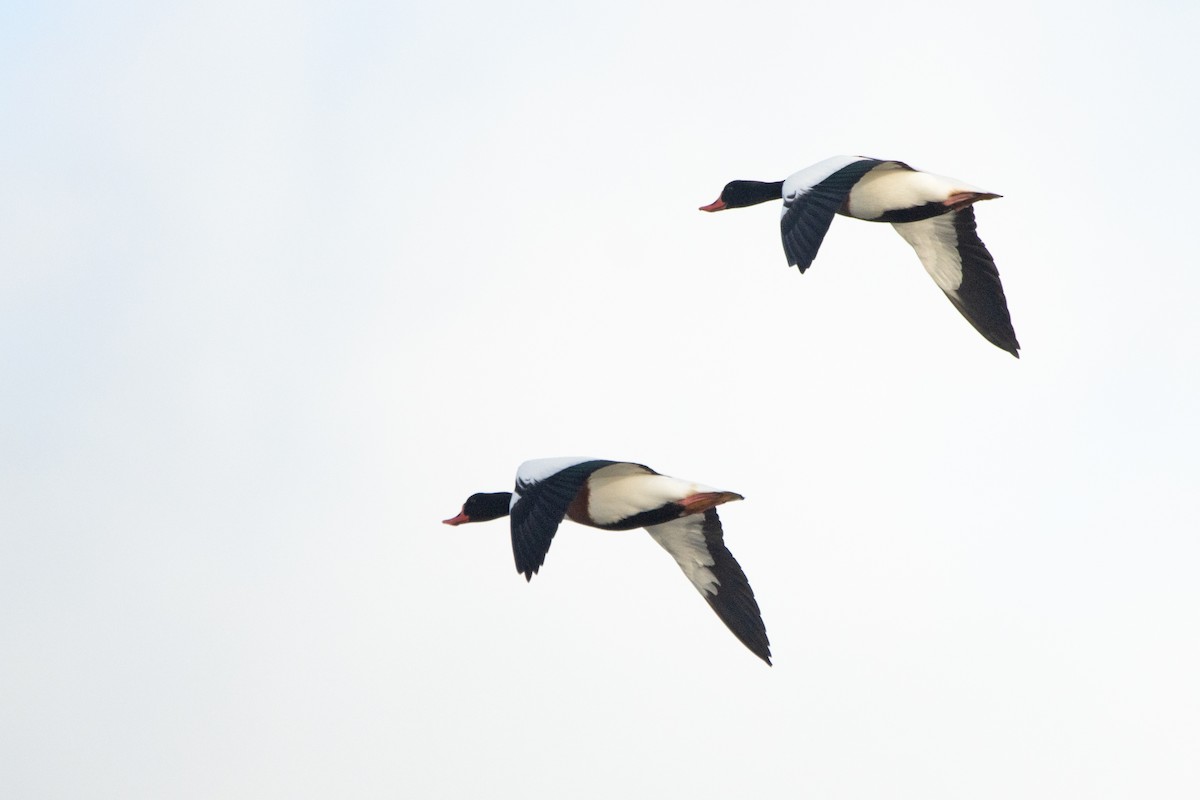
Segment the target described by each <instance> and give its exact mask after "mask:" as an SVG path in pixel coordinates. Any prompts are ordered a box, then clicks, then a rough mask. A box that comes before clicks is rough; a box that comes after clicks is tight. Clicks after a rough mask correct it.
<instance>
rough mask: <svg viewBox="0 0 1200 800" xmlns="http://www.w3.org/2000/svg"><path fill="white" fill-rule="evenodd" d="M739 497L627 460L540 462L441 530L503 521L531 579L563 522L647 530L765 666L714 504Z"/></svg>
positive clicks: (762, 644)
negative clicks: (511, 486)
mask: <svg viewBox="0 0 1200 800" xmlns="http://www.w3.org/2000/svg"><path fill="white" fill-rule="evenodd" d="M741 499H743V498H742V496H741V495H740V494H735V493H734V492H722V491H718V490H715V489H712V488H710V487H708V486H702V485H700V484H697V483H693V482H691V481H685V480H680V479H678V478H671V477H668V476H666V475H660V474H659V473H657V472H655V471H654V470H652V469H650V468H649V467H646V466H643V465H641V464H634V463H631V462H628V461H605V460H601V459H591V458H546V459H538V460H535V461H526V462H525V463H524V464H522V465H521V466H520V467H519V468H518V469H517V481H516V487H515V490H514V491H512V492H491V493H480V494H473V495H471V496H470V497H469V498H467V501H466V502H465V503H463V507H462V511H461V512H460V513H459V514H458V516H455V517H451V518H450V519H448V520H445V523H446V524H447V525H461V524H463V523H466V522H486V521H488V520H493V519H499V518H500V517H505V516H507V517H509V527H510V531H511V534H512V548H513V557H514V558H515V559H516V563H517V572H521V573H524V575H525V579H526V580H531V579H532V578H533V574H534V573H535V572H537V571H538V569H539V568H540V567H541V566H542V563H543V562H544V561H545V560H546V551H548V550H549V549H550V542H551V540H552V539H553V538H554V534H555V532H556V531H557V530H558V526H559V523H561V522H562V521H563V519H564V518H567V519H570V520H571V521H573V522H578V523H579V524H581V525H587V526H590V527H593V528H600V529H602V530H608V531H626V530H633V529H635V528H645V529H646V531H647V532H648V533H649V534H650V536H651V538H653V539H654V541H656V542H658V543H659V544H660V545H662V547H663V548H664V549H665V550H666V551H667V552H668V553H670V554H671V557H672V558H674V559H675V562H676V563H677V564H679V568H680V569H682V570H683V574H684V575H686V576H687V578H688V580H690V581H691V582H692V585H693V586H695V587H696V589H697V591H699V592H700V595H701V596H702V597H703V598H704V599H705V600H706V601H708V604H709V605H710V606H711V607H712V609H713V611H715V612H717V616H718V617H720V618H721V621H722V622H724V623H725V625H726V626H728V628H729V630H731V631H732V632H733V635H734V636H736V637H737V638H738V640H740V641H741V642H742V644H744V645H746V647H748V648H749V649H750V651H751V652H752V653H754V655H756V656H758V657H759V658H761V659H762V660H763V661H765V662H767V664H770V663H771V648H770V643H769V642H768V641H767V629H766V626H765V625H763V621H762V614H761V613H760V612H759V610H758V603H757V602H756V601H755V599H754V591H753V590H752V589H751V588H750V582H749V581H747V580H746V573H744V572H742V568H741V567H740V566H739V565H738V562H737V561H736V560H734V558H733V555H732V554H731V553H730V552H729V549H728V548H726V547H725V540H724V532H723V531H722V529H721V520H720V518H719V517H718V516H717V508H716V507H717V506H719V505H721V504H722V503H728V502H730V501H733V500H741Z"/></svg>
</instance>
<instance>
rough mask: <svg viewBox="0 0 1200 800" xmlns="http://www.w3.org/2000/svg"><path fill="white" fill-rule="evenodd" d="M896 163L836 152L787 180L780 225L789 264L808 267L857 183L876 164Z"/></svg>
mask: <svg viewBox="0 0 1200 800" xmlns="http://www.w3.org/2000/svg"><path fill="white" fill-rule="evenodd" d="M895 163H898V162H891V161H881V160H879V159H875V158H859V157H856V156H837V157H835V158H831V159H827V160H825V161H822V162H820V163H819V164H814V165H813V166H811V167H808V168H807V169H803V170H801V171H800V172H797V173H796V174H795V175H792V176H791V177H789V178H788V179H787V180H786V181H784V182H783V215H782V216H781V217H780V220H779V227H780V231H781V233H782V235H783V252H784V253H785V254H786V255H787V260H788V266H794V267H799V269H800V271H801V272H804V270H806V269H808V268H809V266H810V265H811V264H812V262H813V259H814V258H816V257H817V250H819V249H820V248H821V242H822V241H824V240H825V234H826V233H827V232H828V231H829V225H830V223H832V222H833V215H834V214H836V213H837V212H838V209H840V208H841V207H842V205H843V204H844V203H845V202H846V197H847V196H848V195H849V194H850V190H851V189H853V188H854V184H856V183H858V182H859V180H861V179H862V177H863V176H864V175H866V174H867V173H868V172H870V171H871V170H873V169H875V168H876V167H878V166H880V165H882V164H895ZM906 168H907V166H906Z"/></svg>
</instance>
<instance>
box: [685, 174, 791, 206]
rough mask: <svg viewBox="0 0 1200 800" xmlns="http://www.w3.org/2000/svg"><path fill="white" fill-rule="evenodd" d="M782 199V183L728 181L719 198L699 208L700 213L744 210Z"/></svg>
mask: <svg viewBox="0 0 1200 800" xmlns="http://www.w3.org/2000/svg"><path fill="white" fill-rule="evenodd" d="M782 197H783V181H775V182H774V183H765V182H763V181H730V182H729V183H727V184H725V188H724V189H722V190H721V196H720V197H718V198H717V199H716V200H714V201H712V202H711V203H709V204H708V205H706V206H700V210H701V211H724V210H725V209H727V208H745V207H746V206H754V205H758V204H759V203H765V202H767V201H768V200H779V199H781V198H782Z"/></svg>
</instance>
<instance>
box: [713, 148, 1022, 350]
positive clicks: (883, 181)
mask: <svg viewBox="0 0 1200 800" xmlns="http://www.w3.org/2000/svg"><path fill="white" fill-rule="evenodd" d="M999 196H1000V195H998V194H992V193H991V192H985V191H982V190H980V189H977V188H975V187H973V186H969V185H967V184H965V183H963V182H962V181H957V180H954V179H953V178H943V177H941V176H938V175H932V174H930V173H928V172H920V171H918V170H915V169H913V168H912V167H910V166H908V165H907V164H905V163H903V162H900V161H884V160H881V159H876V158H864V157H862V156H835V157H833V158H829V159H826V160H825V161H822V162H820V163H819V164H814V165H812V166H811V167H808V168H806V169H802V170H800V171H799V172H797V173H796V174H795V175H792V176H791V177H790V178H788V179H787V180H784V181H775V182H774V183H765V182H762V181H732V182H731V183H728V184H726V186H725V188H724V189H723V190H722V191H721V196H720V197H719V198H717V200H716V201H715V202H712V203H709V204H708V205H706V206H701V207H700V210H701V211H721V210H723V209H726V208H742V207H744V206H752V205H755V204H757V203H765V202H767V201H768V200H778V199H780V198H783V215H782V219H781V222H780V226H781V228H782V231H783V250H784V253H786V254H787V260H788V264H789V265H792V266H796V267H799V268H800V271H801V272H804V270H806V269H808V266H809V265H810V264H812V262H813V259H814V258H815V257H816V255H817V250H818V249H819V248H820V247H821V240H822V239H824V238H825V232H826V231H828V230H829V224H830V223H831V222H832V221H833V215H834V214H843V215H845V216H848V217H854V218H856V219H863V220H867V221H869V222H890V223H892V225H893V227H895V228H896V231H897V232H899V234H900V235H901V236H903V237H904V240H905V241H907V242H908V243H909V244H910V245H912V246H913V249H915V250H916V251H917V256H918V257H919V258H920V259H921V263H922V264H924V265H925V270H926V271H927V272H928V273H929V275H930V276H931V277H932V278H933V280H934V282H935V283H936V284H937V285H938V288H940V289H941V290H942V291H943V292H945V293H946V297H949V298H950V302H951V303H953V304H954V307H955V308H957V309H958V310H959V312H960V313H961V314H962V315H963V316H964V317H966V318H967V322H970V323H971V324H972V325H974V326H975V329H976V330H977V331H979V332H980V333H981V334H983V337H984V338H985V339H987V340H988V341H989V342H991V343H992V344H994V345H996V346H997V347H999V348H1000V349H1001V350H1007V351H1008V352H1009V353H1012V354H1013V355H1014V356H1017V357H1018V358H1020V356H1019V355H1018V354H1017V350H1018V349H1019V348H1020V345H1019V344H1018V343H1017V335H1016V333H1015V332H1014V331H1013V327H1012V320H1011V319H1010V318H1009V315H1008V303H1007V302H1006V301H1005V298H1004V288H1003V287H1002V286H1001V285H1000V274H999V272H997V270H996V262H995V261H993V260H992V256H991V254H990V253H988V251H987V248H986V247H984V246H983V242H982V241H980V239H979V235H978V234H977V233H976V232H975V211H974V209H972V208H971V205H972V204H973V203H977V202H979V201H980V200H991V199H993V198H996V197H999Z"/></svg>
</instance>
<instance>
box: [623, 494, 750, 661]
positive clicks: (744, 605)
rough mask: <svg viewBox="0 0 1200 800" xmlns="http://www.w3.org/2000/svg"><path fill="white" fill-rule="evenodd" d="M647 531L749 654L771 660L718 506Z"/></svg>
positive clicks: (743, 573) (746, 584) (651, 526)
mask: <svg viewBox="0 0 1200 800" xmlns="http://www.w3.org/2000/svg"><path fill="white" fill-rule="evenodd" d="M646 530H647V531H648V532H649V533H650V535H651V536H652V537H654V541H656V542H658V543H659V544H660V545H662V546H663V548H664V549H665V550H666V551H667V552H668V553H670V554H671V557H672V558H674V559H675V561H676V563H678V564H679V568H680V569H682V570H683V574H684V575H687V577H688V580H690V581H691V582H692V585H693V586H695V587H696V589H697V590H698V591H699V592H700V595H701V596H702V597H703V598H704V599H705V600H706V601H708V604H709V605H710V606H711V607H712V610H713V611H715V612H717V616H718V617H720V618H721V621H722V622H724V623H725V625H726V626H728V628H729V630H731V631H732V632H733V635H734V636H736V637H737V638H738V640H739V641H741V643H742V644H744V645H746V647H748V648H749V649H750V652H752V653H754V655H756V656H758V657H759V658H761V659H762V660H763V661H765V662H767V663H768V664H770V663H771V645H770V642H769V641H768V640H767V628H766V625H764V624H763V621H762V613H761V612H760V611H759V610H758V603H757V602H756V601H755V599H754V590H753V589H751V588H750V581H748V580H747V579H746V573H745V572H743V571H742V568H741V566H740V565H739V564H738V562H737V561H736V560H735V559H734V557H733V554H732V553H730V552H729V548H727V547H726V546H725V535H724V532H723V531H722V529H721V519H720V517H718V516H717V510H716V509H715V508H710V509H709V510H707V511H705V512H704V515H703V516H701V515H700V514H690V515H688V516H685V517H679V518H678V519H673V520H671V521H670V522H664V523H662V524H659V525H648V526H646Z"/></svg>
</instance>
